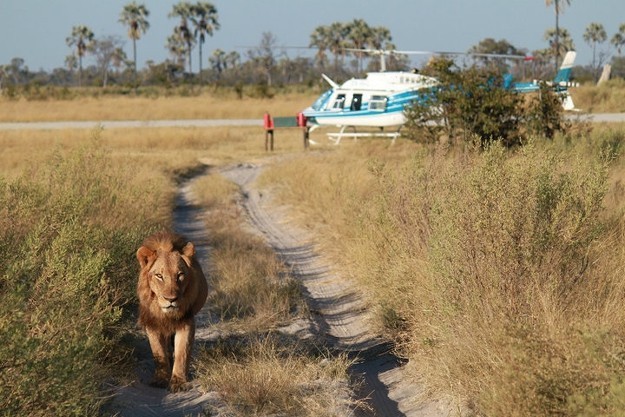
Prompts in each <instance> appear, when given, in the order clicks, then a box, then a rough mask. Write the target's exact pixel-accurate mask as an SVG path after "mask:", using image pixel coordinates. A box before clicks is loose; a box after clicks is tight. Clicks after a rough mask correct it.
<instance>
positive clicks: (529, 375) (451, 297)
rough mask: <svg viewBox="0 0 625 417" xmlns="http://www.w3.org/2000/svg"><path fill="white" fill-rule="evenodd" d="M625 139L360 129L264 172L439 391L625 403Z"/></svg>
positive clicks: (594, 406) (564, 406) (469, 406)
mask: <svg viewBox="0 0 625 417" xmlns="http://www.w3.org/2000/svg"><path fill="white" fill-rule="evenodd" d="M624 140H625V131H623V129H622V128H621V129H620V130H613V129H608V130H606V131H602V132H600V131H597V132H596V133H594V134H593V135H592V136H589V137H582V138H577V139H574V140H572V141H571V139H570V138H569V139H567V138H559V139H558V140H556V141H555V142H549V143H543V142H541V141H537V142H535V143H534V144H532V145H530V146H528V147H526V148H524V149H522V150H520V151H517V152H510V151H505V150H503V149H501V148H499V147H493V148H491V149H489V150H487V151H485V152H476V151H474V150H471V149H466V150H460V149H456V148H450V149H448V148H444V147H438V146H436V147H420V146H417V145H414V144H410V143H402V142H398V143H396V146H395V147H391V146H388V145H384V144H382V143H380V142H364V141H363V142H360V143H357V144H351V143H346V144H345V146H343V145H342V146H341V150H340V151H338V152H336V153H332V154H325V155H321V156H318V157H316V158H310V157H308V158H307V160H306V161H305V162H304V161H301V160H296V161H290V162H284V163H283V164H281V165H279V166H275V167H273V168H272V169H271V170H270V171H269V172H268V173H267V174H266V177H265V178H264V179H263V181H264V184H265V186H267V187H270V186H271V187H276V188H277V189H278V190H280V191H281V193H282V198H283V199H284V201H285V202H287V203H288V204H290V205H292V206H293V207H294V212H296V213H299V215H298V218H299V220H300V221H301V222H302V223H303V224H306V225H308V226H309V227H311V228H314V230H315V231H316V232H317V234H318V235H319V236H323V240H324V247H325V248H326V250H328V251H329V252H330V253H332V254H333V256H334V257H335V259H336V260H337V265H342V266H343V268H344V269H345V272H346V273H350V274H351V275H353V276H354V278H355V279H358V280H360V282H361V283H362V284H363V286H364V288H366V292H367V293H369V294H372V297H373V298H374V300H375V303H376V304H377V306H378V310H379V323H380V326H383V327H384V328H385V329H386V331H387V332H388V333H389V334H390V335H393V337H395V339H396V340H397V342H398V347H399V350H400V352H401V354H403V355H405V356H407V357H408V358H409V359H410V362H411V364H412V365H411V367H410V368H411V369H413V371H414V377H415V378H420V379H422V380H423V381H424V383H425V384H426V385H427V386H428V387H429V389H430V394H431V395H441V396H442V395H449V394H451V395H453V396H454V397H455V398H456V400H458V401H461V402H462V403H463V404H464V407H465V409H466V410H467V412H469V413H475V414H476V415H487V416H500V415H506V416H548V415H549V416H550V415H585V416H598V415H614V416H616V415H620V414H619V413H621V412H622V405H623V403H622V396H621V394H620V393H621V392H622V385H623V383H622V378H621V375H622V372H623V369H624V368H623V363H624V362H623V361H622V355H623V352H625V350H624V349H623V348H624V346H625V345H624V343H623V341H624V340H625V333H624V332H623V329H624V328H625V327H624V326H623V325H624V324H625V313H624V311H623V309H622V308H621V306H622V305H623V303H624V302H625V279H623V271H624V268H625V252H624V251H623V247H624V245H623V243H624V242H623V238H624V235H623V233H622V230H623V222H622V212H623V207H624V206H623V204H624V203H625V201H624V200H623V192H622V181H623V179H624V178H625V171H624V167H623V158H622V157H621V156H620V150H621V149H622V146H623V141H624ZM385 146H386V148H385ZM304 180H305V181H306V186H305V187H302V186H301V183H302V181H304ZM304 189H305V190H304Z"/></svg>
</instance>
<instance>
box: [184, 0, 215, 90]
mask: <svg viewBox="0 0 625 417" xmlns="http://www.w3.org/2000/svg"><path fill="white" fill-rule="evenodd" d="M190 19H191V22H193V26H195V31H194V38H198V37H199V42H200V45H199V50H200V78H201V77H202V45H203V44H204V41H205V40H206V35H209V36H213V32H214V31H215V30H218V29H219V22H218V21H217V9H216V8H215V6H213V5H212V4H211V3H208V2H205V1H201V2H199V3H196V4H194V5H193V6H191V16H190Z"/></svg>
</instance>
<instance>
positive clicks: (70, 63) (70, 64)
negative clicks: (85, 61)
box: [65, 54, 78, 74]
mask: <svg viewBox="0 0 625 417" xmlns="http://www.w3.org/2000/svg"><path fill="white" fill-rule="evenodd" d="M65 68H67V70H68V71H69V72H70V73H71V74H73V73H74V71H75V70H76V68H78V59H77V58H76V55H74V54H69V55H67V56H66V57H65Z"/></svg>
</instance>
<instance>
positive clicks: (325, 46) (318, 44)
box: [308, 26, 330, 68]
mask: <svg viewBox="0 0 625 417" xmlns="http://www.w3.org/2000/svg"><path fill="white" fill-rule="evenodd" d="M308 46H309V47H311V48H316V49H317V53H316V54H315V60H316V61H317V64H318V65H319V67H320V68H324V67H325V66H326V64H327V60H328V56H327V54H326V51H327V50H329V49H330V29H329V27H328V26H317V27H316V28H315V30H314V31H313V33H311V35H310V42H309V44H308Z"/></svg>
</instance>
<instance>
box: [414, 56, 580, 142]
mask: <svg viewBox="0 0 625 417" xmlns="http://www.w3.org/2000/svg"><path fill="white" fill-rule="evenodd" d="M428 70H429V73H430V74H431V75H433V76H435V77H436V78H437V79H438V80H439V84H438V85H436V86H434V87H432V88H430V89H428V90H422V97H421V99H420V100H419V101H417V102H415V103H413V104H412V105H410V106H407V108H406V109H405V115H406V119H407V122H406V125H405V128H406V129H405V130H406V133H405V136H406V137H408V138H409V139H411V140H415V141H417V142H426V143H427V142H437V141H439V140H440V139H441V138H445V139H447V140H448V141H458V140H460V141H463V142H474V143H477V144H479V145H480V146H481V147H482V148H484V147H486V146H488V145H489V144H490V143H492V142H494V141H499V142H501V143H502V144H504V145H505V146H508V147H510V146H514V145H518V144H521V143H522V142H523V141H524V140H527V138H528V137H531V136H535V135H539V136H546V137H548V138H550V139H551V138H553V136H554V135H555V133H556V132H558V131H562V132H564V131H566V129H567V128H568V125H567V124H566V123H565V122H564V119H563V116H562V114H563V109H562V102H561V100H560V98H559V97H558V96H557V95H556V94H555V93H554V92H553V91H552V90H551V89H550V88H549V87H547V86H545V85H543V86H542V87H541V88H540V93H538V94H535V95H534V97H532V99H531V100H525V99H524V96H523V95H522V94H520V93H518V92H516V91H515V90H513V89H509V88H505V87H504V82H503V78H502V76H501V74H500V73H498V72H496V71H493V70H490V69H486V68H477V67H472V68H469V69H466V70H462V71H460V70H458V69H456V68H454V66H453V63H452V62H451V61H448V60H436V61H434V62H433V63H432V64H431V65H430V67H429V68H428Z"/></svg>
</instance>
